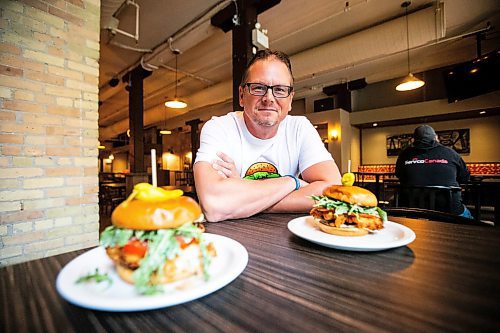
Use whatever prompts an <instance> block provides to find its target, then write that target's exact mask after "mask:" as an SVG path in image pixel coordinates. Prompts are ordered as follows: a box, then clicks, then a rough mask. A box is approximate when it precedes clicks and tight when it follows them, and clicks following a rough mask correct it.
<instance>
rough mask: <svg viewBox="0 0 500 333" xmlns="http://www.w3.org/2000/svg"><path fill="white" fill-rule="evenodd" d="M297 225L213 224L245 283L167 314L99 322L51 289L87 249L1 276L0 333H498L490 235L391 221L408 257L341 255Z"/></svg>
mask: <svg viewBox="0 0 500 333" xmlns="http://www.w3.org/2000/svg"><path fill="white" fill-rule="evenodd" d="M298 216H301V215H294V214H260V215H257V216H255V217H251V218H247V219H241V220H233V221H225V222H220V223H212V224H208V225H207V232H209V233H215V234H219V235H223V236H227V237H230V238H232V239H234V240H236V241H238V242H240V243H241V244H242V245H243V246H245V248H246V249H247V251H248V253H249V261H248V265H247V267H246V269H245V270H244V271H243V273H242V274H241V275H240V276H239V277H237V278H236V279H235V280H234V281H233V282H231V283H230V284H228V285H227V286H225V287H224V288H222V289H220V290H218V291H216V292H214V293H212V294H209V295H207V296H205V297H202V298H200V299H197V300H194V301H191V302H188V303H184V304H180V305H176V306H173V307H167V308H162V309H158V310H151V311H142V312H126V313H119V312H117V313H115V312H102V311H94V310H88V309H84V308H80V307H77V306H74V305H72V304H70V303H68V302H66V301H65V300H64V299H62V298H61V297H60V296H59V294H58V293H57V291H56V289H55V281H56V277H57V274H58V273H59V271H60V270H61V269H62V268H63V267H64V265H66V264H67V263H68V262H69V261H71V260H72V259H73V258H75V257H77V256H78V255H79V254H82V253H84V252H85V251H86V250H80V251H75V252H71V253H66V254H62V255H58V256H54V257H50V258H45V259H40V260H35V261H31V262H27V263H22V264H18V265H14V266H7V267H4V268H1V269H0V292H1V294H2V297H1V299H2V304H1V310H0V313H1V318H0V332H5V333H7V332H302V333H304V332H338V331H342V332H494V331H496V332H499V331H500V228H492V227H487V226H485V227H482V226H470V225H458V224H449V223H442V222H433V221H422V220H415V219H408V218H396V217H392V218H391V217H390V220H391V221H394V222H398V223H401V224H403V225H405V226H407V227H409V228H411V229H412V230H413V231H414V232H415V233H416V239H415V240H414V241H413V242H412V243H410V244H409V245H407V246H403V247H399V248H394V249H390V250H385V251H380V252H349V251H342V250H336V249H332V248H328V247H323V246H320V245H316V244H314V243H311V242H309V241H306V240H304V239H302V238H299V237H297V236H295V235H294V234H292V233H291V232H290V231H289V230H288V229H287V223H288V222H289V221H290V220H292V219H293V218H296V217H298Z"/></svg>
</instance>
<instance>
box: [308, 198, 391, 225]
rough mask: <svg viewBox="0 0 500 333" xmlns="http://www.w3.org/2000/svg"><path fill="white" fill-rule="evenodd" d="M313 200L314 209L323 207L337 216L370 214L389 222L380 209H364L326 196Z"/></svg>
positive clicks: (385, 214)
mask: <svg viewBox="0 0 500 333" xmlns="http://www.w3.org/2000/svg"><path fill="white" fill-rule="evenodd" d="M311 198H312V199H313V200H314V201H315V204H314V207H323V208H326V209H335V214H336V215H342V214H354V215H358V214H361V213H363V214H369V215H374V216H379V217H380V218H381V219H382V221H384V222H387V213H386V212H384V211H383V210H382V209H380V208H379V207H364V206H360V205H356V204H352V205H351V204H349V203H347V202H342V201H338V200H334V199H330V198H328V197H325V196H317V195H313V196H311Z"/></svg>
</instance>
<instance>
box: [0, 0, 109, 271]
mask: <svg viewBox="0 0 500 333" xmlns="http://www.w3.org/2000/svg"><path fill="white" fill-rule="evenodd" d="M0 4H1V5H0V266H5V265H10V264H14V263H18V262H23V261H28V260H32V259H36V258H41V257H46V256H51V255H55V254H59V253H63V252H68V251H72V250H76V249H81V248H86V247H89V246H93V245H96V244H97V242H98V230H99V206H98V168H97V155H98V152H97V144H98V125H97V119H98V112H97V109H98V75H99V65H98V60H99V9H100V0H67V1H64V0H57V1H49V0H47V1H44V0H25V1H8V0H1V1H0Z"/></svg>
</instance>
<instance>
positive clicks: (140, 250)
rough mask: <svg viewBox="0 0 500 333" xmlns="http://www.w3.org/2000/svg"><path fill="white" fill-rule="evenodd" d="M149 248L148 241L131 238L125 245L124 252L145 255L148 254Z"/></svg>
mask: <svg viewBox="0 0 500 333" xmlns="http://www.w3.org/2000/svg"><path fill="white" fill-rule="evenodd" d="M147 249H148V245H147V243H146V242H141V241H140V240H138V239H134V240H130V241H129V242H128V243H127V244H126V245H125V246H124V247H123V252H125V253H127V254H133V255H136V256H139V257H141V258H142V257H144V256H145V255H146V251H147Z"/></svg>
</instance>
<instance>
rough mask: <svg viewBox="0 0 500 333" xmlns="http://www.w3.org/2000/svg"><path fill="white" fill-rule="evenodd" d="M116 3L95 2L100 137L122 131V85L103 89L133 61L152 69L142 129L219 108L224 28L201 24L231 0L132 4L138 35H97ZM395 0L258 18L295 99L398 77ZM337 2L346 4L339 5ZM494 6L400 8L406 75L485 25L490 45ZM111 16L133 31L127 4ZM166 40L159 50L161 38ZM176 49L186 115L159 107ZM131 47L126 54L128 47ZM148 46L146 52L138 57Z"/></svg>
mask: <svg viewBox="0 0 500 333" xmlns="http://www.w3.org/2000/svg"><path fill="white" fill-rule="evenodd" d="M122 3H123V0H102V5H101V6H102V13H101V27H102V30H101V57H100V61H99V64H100V78H99V86H100V90H99V99H100V101H101V102H102V104H101V106H100V107H99V126H100V139H101V140H105V139H110V138H112V137H115V136H116V135H118V134H120V133H123V132H125V131H126V130H127V128H128V93H127V92H126V90H125V89H124V88H125V83H122V82H120V84H119V85H118V86H116V87H110V86H109V85H108V82H109V80H110V79H111V78H112V77H113V76H115V75H116V76H118V77H121V76H122V75H123V74H125V73H126V72H127V71H128V70H130V69H132V68H134V67H136V66H138V65H140V64H141V58H142V63H143V64H144V66H145V67H147V68H150V69H153V68H155V69H154V70H153V71H152V75H151V76H149V77H148V78H146V79H145V80H144V110H145V117H144V125H145V126H151V125H153V124H165V122H166V120H167V119H169V118H171V117H175V116H177V115H179V114H182V113H185V112H193V111H199V110H203V109H206V108H214V107H217V105H225V107H226V108H227V103H228V102H230V101H231V98H232V65H231V57H232V53H231V32H228V33H224V32H223V31H222V30H220V29H218V28H215V27H213V26H211V25H210V17H211V16H212V15H213V14H214V13H216V12H217V11H218V10H220V9H222V8H224V7H225V6H227V5H228V4H230V3H231V0H222V1H220V0H163V1H160V0H136V3H137V4H138V5H139V7H140V14H139V23H140V24H139V39H138V42H137V43H136V41H135V40H134V39H133V38H130V37H126V36H124V35H122V34H120V33H118V34H116V35H114V36H113V35H111V34H110V33H109V30H107V29H105V27H106V26H107V25H108V22H109V18H110V17H111V16H112V15H113V14H114V13H115V12H116V10H117V9H118V8H119V7H120V5H121V4H122ZM401 3H402V1H399V0H351V1H348V2H347V1H339V0H310V1H303V0H282V1H281V3H279V4H278V5H276V6H275V7H273V8H271V9H269V10H268V11H266V12H264V13H263V14H261V15H259V18H258V21H259V22H260V23H261V25H262V27H263V28H264V29H267V30H268V37H269V44H270V48H272V49H278V50H282V51H284V52H286V53H288V54H289V55H290V56H291V61H292V67H293V70H294V76H295V88H296V95H295V98H296V99H298V98H304V97H309V96H314V95H318V96H319V95H321V88H322V87H324V86H328V85H332V84H336V83H339V82H343V81H344V82H345V81H349V80H355V79H359V78H363V77H364V78H366V81H367V82H368V83H369V84H370V83H374V82H379V81H383V80H388V79H393V78H397V77H403V76H404V75H406V74H407V62H406V59H407V58H406V45H407V44H406V25H405V24H406V23H405V18H404V9H403V8H401ZM346 4H348V6H347V7H346ZM499 4H500V2H499V1H498V0H474V1H470V0H444V1H428V0H413V1H412V4H411V6H410V7H409V13H410V15H409V17H408V20H409V27H410V29H409V36H410V38H409V40H410V49H411V71H412V72H414V73H418V72H423V71H426V70H429V69H434V68H439V67H442V66H447V65H451V64H455V63H459V62H463V61H467V60H471V59H473V58H474V57H475V56H476V40H475V38H461V37H460V36H462V35H463V34H467V33H470V32H473V31H477V30H480V29H483V28H485V27H486V25H487V22H491V24H492V26H493V29H491V30H490V31H488V33H487V38H486V40H484V41H483V42H482V45H483V52H488V51H491V50H493V49H495V48H498V47H499V45H500V43H499V40H500V38H499V34H498V29H500V5H499ZM122 8H123V10H121V11H119V13H118V14H115V15H116V16H117V17H118V18H119V20H120V24H119V26H118V28H119V29H121V30H124V31H127V32H132V33H134V25H135V24H134V23H135V10H134V8H135V7H134V6H131V5H125V6H123V7H122ZM170 37H171V38H172V43H171V45H169V43H168V40H169V38H170ZM170 47H173V48H178V49H179V50H180V51H181V52H182V53H181V54H180V55H179V56H178V69H179V74H178V79H179V80H178V82H179V86H178V95H179V96H181V97H182V98H183V99H184V100H186V101H187V102H188V104H189V107H188V108H187V109H183V110H180V111H179V110H172V109H166V108H165V106H164V104H163V103H164V102H165V100H166V99H167V98H169V97H173V96H174V94H175V75H174V71H172V69H173V68H174V67H175V58H174V56H173V54H172V52H171V51H170ZM132 49H133V50H132ZM148 50H150V51H148Z"/></svg>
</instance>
